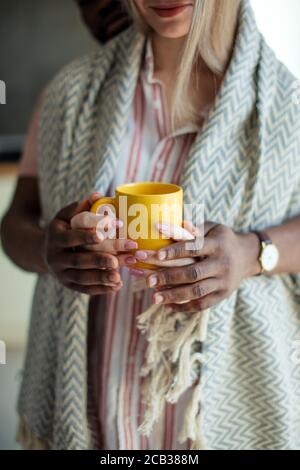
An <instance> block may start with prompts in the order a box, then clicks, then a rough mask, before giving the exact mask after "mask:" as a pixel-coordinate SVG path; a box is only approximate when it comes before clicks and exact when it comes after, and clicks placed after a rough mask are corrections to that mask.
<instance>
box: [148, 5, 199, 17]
mask: <svg viewBox="0 0 300 470" xmlns="http://www.w3.org/2000/svg"><path fill="white" fill-rule="evenodd" d="M190 6H191V5H181V6H178V7H172V8H157V7H151V8H152V10H154V11H155V13H156V14H157V15H159V16H162V17H169V16H175V15H179V13H181V12H182V11H183V10H185V8H187V7H190Z"/></svg>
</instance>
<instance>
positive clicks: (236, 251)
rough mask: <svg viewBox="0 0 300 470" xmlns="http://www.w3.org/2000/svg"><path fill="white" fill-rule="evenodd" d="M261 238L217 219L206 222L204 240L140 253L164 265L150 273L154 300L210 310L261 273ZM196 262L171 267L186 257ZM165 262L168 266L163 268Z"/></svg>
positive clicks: (176, 307) (179, 307) (182, 307)
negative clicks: (246, 281) (227, 225)
mask: <svg viewBox="0 0 300 470" xmlns="http://www.w3.org/2000/svg"><path fill="white" fill-rule="evenodd" d="M258 253H259V240H258V238H257V236H256V235H255V234H253V233H249V234H243V233H236V232H234V231H233V230H232V229H231V228H229V227H226V226H224V225H221V224H216V223H213V222H207V223H206V224H205V225H204V241H203V239H202V238H201V239H200V238H199V236H197V235H196V236H195V238H194V239H193V240H189V241H180V242H176V243H173V244H171V245H169V246H167V247H165V248H163V249H161V250H159V251H157V252H147V251H143V252H137V253H136V257H137V259H140V260H142V261H145V262H147V263H151V264H155V263H156V264H157V265H158V266H160V268H161V269H159V270H158V271H157V272H155V273H152V274H149V273H147V274H148V276H147V285H148V286H149V287H153V288H154V289H155V291H156V292H155V294H154V302H155V303H157V304H166V305H168V306H169V307H170V308H171V309H174V310H177V311H186V312H188V311H196V310H204V309H207V308H209V307H211V306H213V305H215V304H217V303H219V302H221V301H222V300H223V299H225V298H227V297H229V296H230V295H231V293H232V292H233V291H234V290H235V289H237V288H238V287H239V286H240V284H241V282H242V281H243V280H244V279H245V278H247V277H250V276H253V275H255V274H257V273H258V272H259V269H260V267H259V263H258V261H257V259H258ZM187 258H192V259H193V260H194V263H193V264H190V265H188V266H181V267H170V263H172V262H173V263H178V262H180V260H182V259H187ZM164 263H166V266H168V267H163V266H164Z"/></svg>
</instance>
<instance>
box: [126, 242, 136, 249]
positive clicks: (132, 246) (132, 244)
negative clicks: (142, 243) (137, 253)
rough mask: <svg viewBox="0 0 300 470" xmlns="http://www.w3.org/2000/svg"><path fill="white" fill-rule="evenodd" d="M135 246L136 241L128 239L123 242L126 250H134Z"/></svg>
mask: <svg viewBox="0 0 300 470" xmlns="http://www.w3.org/2000/svg"><path fill="white" fill-rule="evenodd" d="M137 247H138V244H137V242H133V241H132V240H128V242H126V243H125V249H126V250H135V249H136V248H137Z"/></svg>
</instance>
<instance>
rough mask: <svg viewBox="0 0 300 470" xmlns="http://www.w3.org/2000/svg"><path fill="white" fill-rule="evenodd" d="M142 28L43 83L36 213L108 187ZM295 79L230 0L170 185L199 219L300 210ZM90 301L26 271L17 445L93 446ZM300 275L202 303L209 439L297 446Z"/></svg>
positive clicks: (46, 213) (252, 225)
mask: <svg viewBox="0 0 300 470" xmlns="http://www.w3.org/2000/svg"><path fill="white" fill-rule="evenodd" d="M144 40H145V38H144V37H143V35H142V34H141V33H140V32H138V31H137V30H135V28H134V27H133V26H132V27H130V28H128V29H127V30H126V31H124V32H122V33H121V34H120V35H119V36H117V37H116V38H114V39H112V40H111V41H109V43H108V44H107V45H105V46H102V47H99V49H97V51H96V52H93V53H90V54H88V55H86V56H84V57H81V58H80V59H77V60H75V61H73V62H72V63H71V64H69V65H67V66H66V67H64V68H63V70H62V71H60V72H59V73H58V74H57V76H56V77H55V78H54V79H53V80H52V81H51V83H50V84H49V86H48V91H47V97H46V101H45V104H44V108H43V113H42V119H41V122H40V128H39V183H40V197H41V206H42V219H43V221H44V223H47V222H49V221H50V220H51V218H52V217H53V216H54V215H55V214H56V213H57V211H58V210H59V209H60V208H62V207H63V206H65V205H67V204H69V203H71V202H72V201H74V200H78V198H81V197H84V196H86V195H87V194H89V193H90V192H91V191H100V192H102V193H106V192H107V189H108V186H109V184H110V182H111V180H112V176H113V174H114V172H115V171H116V166H117V162H118V157H119V148H120V143H121V140H122V138H123V134H124V130H125V128H126V123H127V119H128V115H129V110H130V106H131V103H132V100H133V96H134V90H135V86H136V83H137V78H138V74H139V69H140V61H141V53H142V48H143V45H144ZM294 84H295V78H294V77H293V76H292V74H291V73H290V72H289V71H288V70H287V69H286V67H285V66H284V65H283V64H282V63H280V61H279V60H278V59H277V58H276V57H275V55H274V53H273V51H272V50H271V49H270V48H269V46H268V45H267V44H266V42H265V40H264V38H263V37H262V35H261V34H260V32H259V31H258V29H257V26H256V23H255V19H254V15H253V11H252V9H251V6H250V4H249V1H248V0H244V1H243V2H242V8H241V11H240V17H239V29H238V35H237V38H236V43H235V47H234V52H233V56H232V59H231V63H230V65H229V68H228V70H227V72H226V76H225V79H224V82H223V84H222V88H221V90H220V92H219V95H218V97H217V100H216V103H215V106H214V109H213V110H212V111H211V114H210V116H209V119H208V120H207V122H206V124H205V126H204V128H203V129H202V130H201V132H200V133H199V135H197V137H196V139H195V141H194V143H193V146H192V148H191V150H190V153H189V156H188V158H187V161H186V164H185V168H184V172H183V174H182V180H181V184H182V186H183V188H184V197H185V202H186V203H193V202H200V203H201V202H203V203H204V204H205V211H206V219H207V220H213V221H217V222H219V223H223V224H226V225H228V226H231V227H233V228H234V229H235V230H239V231H248V230H251V229H258V230H259V229H264V228H266V227H269V226H272V225H277V224H280V223H281V222H283V221H284V220H286V219H287V218H289V217H292V216H293V215H296V214H300V107H299V104H297V100H295V99H294V98H293V93H294V89H295V86H294ZM88 303H89V298H88V296H86V295H85V294H80V293H77V292H74V291H71V290H69V289H67V288H65V287H63V286H62V285H60V284H59V283H58V282H57V281H56V280H55V279H54V278H53V277H52V276H51V275H49V274H43V275H40V276H39V277H38V279H37V283H36V288H35V293H34V298H33V304H32V312H31V322H30V330H29V340H28V347H27V353H26V359H25V364H24V370H23V376H22V384H21V390H20V395H19V401H18V412H19V415H20V428H19V435H18V439H19V440H20V441H21V442H22V443H23V445H24V446H26V447H34V448H36V447H39V448H45V447H50V448H52V449H94V448H97V439H98V436H97V426H96V421H95V413H94V409H93V403H92V401H91V398H90V397H91V394H90V393H89V386H88V376H87V344H86V335H87V311H88ZM299 340H300V276H299V275H288V274H286V275H276V276H273V277H267V276H261V277H255V278H251V279H247V280H246V281H244V282H243V283H242V284H241V286H240V288H239V289H238V290H236V291H235V292H234V293H233V294H232V295H231V296H230V298H227V299H225V300H224V301H222V302H221V303H220V304H218V305H216V306H215V307H213V308H211V309H210V316H209V321H208V325H207V337H206V341H205V343H204V346H203V354H204V356H205V365H204V367H203V368H202V370H201V397H202V410H201V421H202V432H203V439H204V441H205V446H206V447H207V448H210V449H300V361H299V360H298V359H299V354H298V355H297V354H295V348H296V346H297V345H298V344H299Z"/></svg>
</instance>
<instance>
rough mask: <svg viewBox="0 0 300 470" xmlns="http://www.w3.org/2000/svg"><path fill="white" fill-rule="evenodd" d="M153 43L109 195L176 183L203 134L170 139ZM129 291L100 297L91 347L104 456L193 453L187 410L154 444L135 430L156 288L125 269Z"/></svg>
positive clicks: (160, 428) (164, 422) (170, 420)
mask: <svg viewBox="0 0 300 470" xmlns="http://www.w3.org/2000/svg"><path fill="white" fill-rule="evenodd" d="M153 65H154V64H153V55H152V45H151V39H150V38H148V40H147V42H146V49H145V56H144V62H143V67H142V69H141V73H140V78H139V81H138V84H137V87H136V94H135V100H134V105H133V107H132V112H131V116H130V120H129V124H128V129H127V133H126V136H125V138H124V143H123V146H122V148H123V149H124V152H123V154H122V155H121V158H120V164H119V165H118V174H117V175H116V177H115V180H114V182H113V184H112V185H111V192H112V193H113V192H114V188H115V187H116V186H117V185H119V184H122V183H125V182H126V183H128V182H135V181H165V182H172V183H178V181H179V176H180V174H181V172H182V168H183V165H184V162H185V159H186V157H187V155H188V152H189V148H190V146H191V144H192V142H193V139H194V138H195V135H196V132H197V131H198V128H197V127H196V126H195V125H193V124H190V125H187V126H185V127H183V128H181V129H178V130H177V131H176V132H175V133H173V134H170V133H169V130H168V123H169V119H168V115H167V108H166V104H165V95H164V88H163V87H164V85H163V84H162V83H161V82H160V81H158V80H156V79H154V77H153ZM122 280H123V283H124V287H123V288H122V289H121V291H119V292H118V293H117V294H110V295H107V296H106V299H105V301H106V302H105V307H104V302H103V301H104V299H103V298H102V299H100V298H99V302H100V304H99V305H98V307H97V312H96V315H97V318H98V320H99V321H98V327H97V329H96V332H95V334H94V338H95V339H94V341H95V344H97V345H98V346H96V347H95V344H94V346H93V347H92V350H93V351H94V354H96V358H95V361H94V364H95V366H94V367H95V368H96V370H95V371H94V373H95V375H96V377H97V385H98V386H97V390H98V392H97V393H98V402H99V421H100V426H101V430H102V441H103V442H102V446H103V448H105V449H141V450H145V449H156V450H159V449H161V450H162V449H168V450H171V449H187V447H186V444H185V445H181V444H179V443H178V442H177V441H176V435H178V432H179V430H180V429H181V426H182V421H183V416H182V413H183V410H184V404H185V403H186V401H187V400H188V399H189V392H186V394H185V395H184V396H183V397H182V398H181V400H180V401H179V402H178V404H176V405H175V404H174V405H171V404H167V406H166V408H165V413H164V416H163V417H162V419H161V420H160V422H158V423H157V424H156V426H155V429H154V432H153V433H152V435H151V436H150V437H149V438H146V437H144V436H142V435H140V434H139V433H138V431H137V428H138V426H139V424H140V423H141V420H142V416H143V411H144V406H143V404H142V402H141V394H140V387H141V383H142V380H143V379H142V378H140V377H139V371H140V369H141V366H142V363H143V358H144V353H145V348H146V345H147V343H146V340H145V338H144V337H143V335H142V334H141V333H140V331H139V330H138V329H137V328H136V326H135V325H136V317H137V315H139V314H140V313H141V312H142V311H144V310H145V309H146V308H147V307H148V306H149V305H150V303H151V296H152V289H146V290H143V291H136V289H135V282H134V278H133V276H132V275H131V274H130V273H129V270H128V269H126V268H122Z"/></svg>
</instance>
